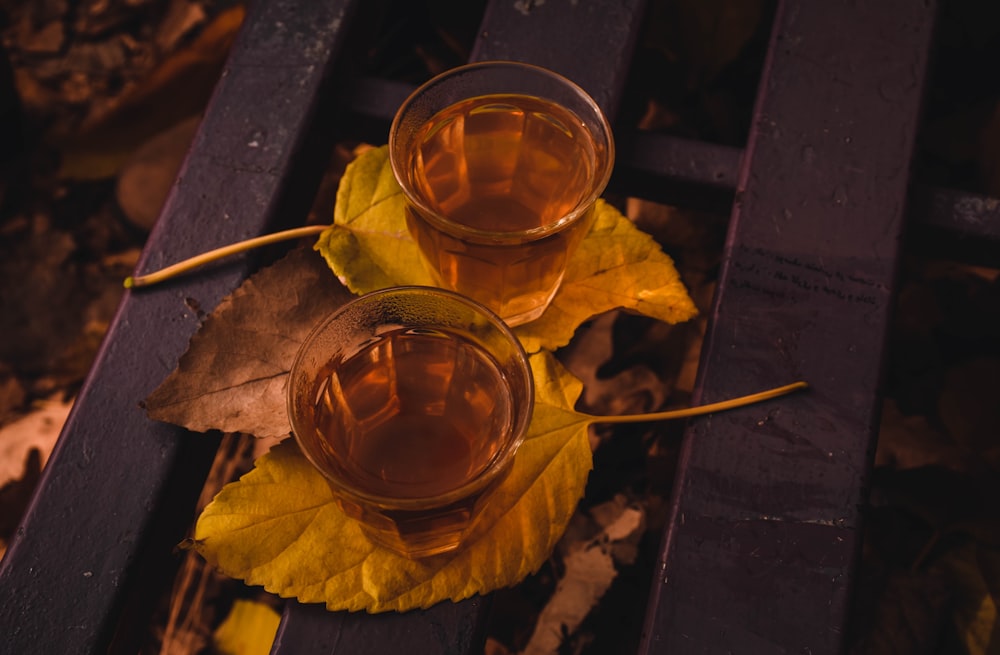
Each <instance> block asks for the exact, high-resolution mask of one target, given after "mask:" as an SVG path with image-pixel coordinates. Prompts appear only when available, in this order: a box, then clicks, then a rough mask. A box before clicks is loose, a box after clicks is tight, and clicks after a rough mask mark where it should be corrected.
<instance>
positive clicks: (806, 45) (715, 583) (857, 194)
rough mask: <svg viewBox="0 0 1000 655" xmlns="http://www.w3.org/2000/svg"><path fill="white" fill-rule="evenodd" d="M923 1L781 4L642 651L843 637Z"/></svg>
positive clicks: (919, 59)
mask: <svg viewBox="0 0 1000 655" xmlns="http://www.w3.org/2000/svg"><path fill="white" fill-rule="evenodd" d="M929 4H932V3H920V2H911V1H909V0H886V1H885V2H878V3H856V2H847V1H831V2H822V3H817V2H793V1H788V2H784V3H782V4H781V6H780V7H779V9H778V17H777V20H776V28H775V32H774V35H773V41H772V45H771V51H770V54H769V59H768V63H767V65H766V66H765V71H764V76H763V80H762V82H761V86H760V92H759V97H758V101H757V107H756V110H755V116H754V121H753V127H752V132H751V139H750V142H749V145H748V148H747V152H746V155H745V161H744V168H743V170H742V175H741V178H740V182H739V186H738V189H737V199H738V200H737V204H736V206H735V208H734V212H733V219H732V223H731V231H730V235H729V239H728V243H727V248H726V252H725V263H724V268H723V272H722V276H721V280H720V285H719V292H718V296H717V299H716V305H715V307H714V310H713V312H712V315H711V317H710V328H709V334H708V336H707V339H706V343H705V347H704V349H703V354H702V362H701V364H702V366H701V370H700V379H699V382H698V386H697V389H696V394H697V400H698V401H699V402H711V401H713V400H719V399H721V398H724V397H730V396H735V395H739V394H742V393H747V392H751V391H755V390H758V389H761V388H766V387H768V386H773V385H776V384H780V383H784V382H789V381H791V380H794V379H800V378H801V379H805V380H808V381H809V382H810V384H811V385H812V389H811V390H810V391H808V392H806V393H802V394H799V395H795V396H792V397H787V398H783V399H779V400H776V401H772V402H769V403H767V404H764V405H760V406H756V407H751V408H746V409H744V410H740V411H736V412H731V413H726V414H722V415H718V416H711V417H706V418H704V419H700V420H696V421H692V423H691V424H690V426H689V429H688V431H687V433H686V435H685V440H684V444H683V447H682V453H681V460H680V468H679V471H678V478H677V482H676V487H675V494H674V500H673V506H672V516H671V520H670V522H669V525H668V527H667V530H666V533H665V538H664V542H663V546H662V548H663V550H662V553H661V562H660V564H661V567H660V568H659V569H658V570H657V579H656V580H655V582H654V587H653V591H652V594H651V599H650V606H649V613H648V616H647V624H646V634H645V637H644V642H643V649H642V652H644V653H674V652H683V653H692V652H711V653H719V652H739V653H769V654H770V653H779V652H790V653H806V652H808V653H813V654H814V655H815V654H818V653H837V652H840V650H841V647H842V645H843V643H842V640H843V636H844V631H845V623H846V617H847V608H848V604H849V601H850V598H849V594H850V584H849V580H850V576H851V573H852V570H853V568H854V564H855V561H856V556H857V553H858V548H859V543H860V541H859V539H860V521H861V516H860V513H859V505H860V504H862V503H863V502H864V501H865V486H866V484H867V481H868V478H869V475H870V467H871V462H870V459H871V454H872V449H873V446H874V427H875V425H876V424H877V418H878V392H879V383H880V375H881V364H880V362H881V360H882V354H883V347H884V338H885V333H886V328H887V322H888V318H889V314H890V311H891V308H892V300H893V293H892V292H893V284H894V275H895V269H896V259H897V256H898V251H899V247H898V244H899V240H900V234H901V232H902V227H903V214H904V206H905V201H906V195H907V186H908V182H909V180H908V177H909V170H908V169H909V166H908V162H909V161H910V160H911V156H912V153H913V142H914V135H915V133H916V126H917V114H918V108H919V106H920V100H921V93H922V88H923V80H924V75H925V68H926V63H927V52H928V48H929V41H930V34H931V27H932V22H933V14H934V8H933V6H928V5H929Z"/></svg>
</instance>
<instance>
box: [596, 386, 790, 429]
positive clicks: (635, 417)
mask: <svg viewBox="0 0 1000 655" xmlns="http://www.w3.org/2000/svg"><path fill="white" fill-rule="evenodd" d="M808 386H809V385H808V384H807V383H806V382H803V381H801V380H800V381H798V382H793V383H791V384H786V385H784V386H782V387H775V388H774V389H767V390H766V391H758V392H757V393H752V394H750V395H748V396H740V397H739V398H731V399H729V400H722V401H719V402H717V403H709V404H708V405H699V406H697V407H686V408H684V409H672V410H669V411H666V412H653V413H651V414H624V415H621V416H593V417H591V421H590V422H591V423H643V422H646V421H666V420H670V419H677V418H687V417H689V416H701V415H702V414H711V413H712V412H721V411H723V410H727V409H735V408H736V407H743V406H745V405H752V404H753V403H759V402H761V401H764V400H770V399H771V398H777V397H778V396H783V395H785V394H788V393H792V392H793V391H798V390H800V389H805V388H807V387H808Z"/></svg>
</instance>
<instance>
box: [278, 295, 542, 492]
mask: <svg viewBox="0 0 1000 655" xmlns="http://www.w3.org/2000/svg"><path fill="white" fill-rule="evenodd" d="M413 294H417V295H421V296H437V297H439V298H444V299H447V300H448V301H449V302H452V301H457V302H458V303H459V304H462V305H464V306H466V307H467V308H469V309H471V310H472V311H473V312H475V313H478V314H481V315H482V316H483V317H485V318H486V319H487V322H488V323H489V324H490V326H491V327H492V328H494V329H496V330H497V331H499V332H500V333H501V335H502V336H503V338H504V340H505V341H508V342H511V343H512V344H513V345H514V356H515V357H514V358H515V361H514V367H515V369H516V370H518V371H519V372H520V373H521V374H522V377H523V378H524V380H523V381H524V388H525V395H526V396H527V399H526V402H525V403H524V405H523V406H522V407H521V409H518V410H515V412H514V414H515V416H514V420H513V421H512V426H511V433H512V437H511V438H510V439H508V440H507V442H506V443H505V444H504V446H503V447H502V448H501V449H500V450H499V451H498V452H497V453H496V454H494V455H493V457H492V458H490V460H489V461H488V462H487V463H486V464H485V466H484V467H483V468H482V470H481V472H480V473H479V474H478V475H477V476H476V477H475V478H473V479H472V480H469V481H468V482H466V483H465V484H463V485H462V486H460V487H456V488H455V489H451V490H449V491H446V492H444V493H440V494H436V495H433V496H420V497H416V498H400V497H396V496H384V495H381V494H375V493H371V492H368V491H365V490H364V489H360V488H358V487H356V486H354V485H352V484H349V483H347V482H346V481H345V480H344V479H342V478H341V477H339V476H336V475H334V474H333V473H332V472H330V471H328V470H326V468H324V466H322V465H321V462H320V461H319V459H318V458H317V457H316V455H315V453H314V452H313V449H312V448H311V447H310V446H309V444H308V443H307V442H306V439H305V437H303V436H301V432H302V428H303V427H304V426H303V425H302V422H301V421H299V420H297V418H296V417H297V415H298V413H297V411H296V402H297V400H298V396H297V394H296V385H295V384H294V380H295V378H294V376H295V374H296V373H297V372H299V369H300V367H301V362H302V360H303V359H304V358H305V356H306V351H307V350H308V348H309V346H311V345H312V344H313V343H314V342H315V340H316V339H317V338H318V337H319V336H320V335H321V334H323V333H325V332H326V331H327V330H328V329H329V328H330V326H331V325H332V324H333V323H335V322H336V321H337V320H339V319H341V318H342V317H343V316H344V315H345V314H346V313H347V312H348V311H350V310H351V309H352V308H357V307H358V306H359V305H361V304H364V303H371V302H373V301H377V300H378V299H379V298H383V297H386V296H406V295H413ZM428 325H430V323H428ZM435 327H436V328H437V329H442V328H441V327H440V326H435ZM444 331H448V330H447V329H445V330H444ZM476 345H477V346H478V345H479V344H476ZM504 377H505V378H506V375H505V376H504ZM308 390H309V392H308V398H307V402H309V403H310V406H311V404H312V400H313V399H314V398H315V396H316V393H317V392H318V380H310V381H309V384H308ZM285 401H286V412H287V416H288V422H289V424H290V426H291V432H292V438H294V439H295V441H296V443H297V444H298V446H299V450H300V451H301V452H302V454H303V455H304V456H305V457H306V459H307V460H308V461H309V463H310V464H311V465H312V466H313V468H314V469H316V470H317V471H318V472H319V473H320V474H321V475H322V476H323V477H324V478H325V479H326V480H327V481H328V482H329V483H330V484H331V485H332V486H335V487H336V490H337V491H336V492H335V493H340V494H341V495H344V496H346V497H347V498H349V499H351V500H355V501H360V502H364V503H368V504H370V505H376V506H378V507H380V508H382V509H388V510H418V509H431V508H435V507H445V506H447V505H450V504H452V503H455V502H457V501H459V500H461V499H462V498H465V497H467V496H469V495H471V494H473V493H475V492H476V491H478V490H480V489H482V488H485V487H487V486H488V485H490V484H491V483H492V482H493V481H494V480H495V479H496V478H497V477H498V476H499V475H501V474H503V473H504V472H505V471H506V470H507V468H508V464H509V463H511V461H512V460H513V457H514V455H515V454H516V452H517V450H518V449H519V447H520V445H521V443H522V442H523V441H524V438H525V435H526V434H527V432H528V428H529V426H530V424H531V418H532V415H533V414H534V403H535V381H534V375H533V373H532V371H531V364H530V362H529V361H528V354H527V352H526V351H525V350H524V346H523V345H522V344H521V341H520V339H518V338H517V336H516V335H515V334H514V332H513V330H512V329H511V328H510V327H509V326H508V325H507V324H506V323H505V322H504V321H503V319H501V318H500V316H498V315H497V314H496V313H495V312H493V311H492V310H491V309H489V308H488V307H486V306H485V305H483V304H481V303H479V302H477V301H475V300H473V299H471V298H469V297H467V296H463V295H462V294H459V293H457V292H454V291H450V290H448V289H442V288H440V287H431V286H418V285H407V286H395V287H386V288H383V289H379V290H376V291H371V292H369V293H365V294H363V295H360V296H357V297H355V298H352V299H350V300H349V301H347V302H346V303H344V304H343V305H341V306H340V307H338V308H337V309H335V310H333V311H332V312H330V313H329V314H327V315H326V316H325V317H324V318H323V319H322V320H321V321H320V322H319V323H318V324H317V325H315V326H314V327H313V328H312V329H311V330H310V332H309V334H308V335H307V336H306V338H305V339H303V341H302V344H301V345H300V346H299V348H298V350H297V351H296V354H295V358H294V359H293V361H292V366H291V368H290V369H289V371H288V378H287V382H286V396H285ZM313 430H315V426H313Z"/></svg>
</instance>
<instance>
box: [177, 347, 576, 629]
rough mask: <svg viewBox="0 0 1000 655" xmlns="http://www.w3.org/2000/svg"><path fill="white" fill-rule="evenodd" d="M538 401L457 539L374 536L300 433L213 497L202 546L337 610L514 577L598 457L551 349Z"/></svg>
mask: <svg viewBox="0 0 1000 655" xmlns="http://www.w3.org/2000/svg"><path fill="white" fill-rule="evenodd" d="M531 364H532V370H533V373H534V376H535V381H536V395H535V398H536V400H535V403H536V404H535V412H534V417H533V419H532V423H531V427H530V430H529V433H528V436H527V438H526V439H525V441H524V443H523V445H522V446H521V449H520V450H519V451H518V454H517V456H516V458H515V462H514V468H513V470H512V471H511V474H510V475H509V476H508V477H507V479H506V480H504V482H503V483H502V484H501V486H500V487H499V488H498V490H497V493H496V496H495V497H494V498H493V500H492V502H491V503H490V504H489V505H488V506H487V508H486V510H485V513H484V515H483V519H482V521H481V522H480V523H479V524H478V527H477V529H476V531H475V532H474V534H472V535H471V536H470V538H469V541H468V543H467V544H466V545H464V546H463V547H462V548H460V549H459V550H458V551H456V552H454V553H451V554H448V555H441V556H437V557H433V558H428V559H424V560H410V559H407V558H405V557H402V556H400V555H397V554H395V553H393V552H391V551H389V550H388V549H385V548H383V547H379V546H376V545H375V544H373V543H372V542H371V541H369V540H368V539H367V538H366V537H365V536H364V534H363V533H362V531H361V527H360V526H359V524H358V523H357V522H355V521H354V520H352V519H350V518H348V517H346V516H345V515H344V514H343V513H342V512H341V511H340V509H339V508H338V507H337V505H336V503H335V502H334V499H333V496H332V493H331V491H330V489H329V487H328V486H327V484H326V482H325V480H324V478H323V477H322V476H321V475H320V473H318V472H317V471H316V469H314V468H313V467H312V466H311V465H310V463H309V462H308V461H307V460H306V458H305V457H304V456H303V455H302V453H301V452H300V451H299V449H298V448H297V447H296V445H295V443H294V442H292V441H291V440H286V441H285V442H282V443H281V444H279V445H278V446H276V447H275V448H273V449H272V450H271V452H270V453H269V454H267V455H265V456H264V457H262V458H260V459H259V460H258V461H257V463H256V467H255V469H254V470H253V471H251V472H250V473H248V474H247V475H245V476H244V477H243V478H241V479H240V480H239V481H238V482H234V483H232V484H229V485H227V486H226V487H225V488H224V489H223V490H222V492H220V493H219V495H218V496H216V498H215V500H214V501H213V502H212V503H211V504H210V505H209V506H208V507H207V508H205V510H204V512H202V514H201V517H200V518H199V519H198V523H197V526H196V529H195V538H194V548H195V549H197V550H198V551H199V552H200V553H201V554H202V555H203V556H204V557H205V559H206V560H207V561H208V562H209V563H211V564H213V565H215V566H216V567H218V568H219V569H220V570H221V571H222V572H223V573H225V574H227V575H229V576H231V577H235V578H240V579H243V580H245V581H246V582H247V583H248V584H252V585H261V586H263V587H264V588H265V589H267V590H268V591H271V592H273V593H277V594H279V595H281V596H285V597H290V596H294V597H296V598H298V599H299V600H300V601H302V602H307V603H310V602H321V603H325V604H326V606H327V608H329V609H331V610H352V611H353V610H366V611H369V612H383V611H390V610H396V611H405V610H409V609H415V608H424V607H429V606H430V605H433V604H434V603H437V602H439V601H442V600H446V599H450V600H455V601H457V600H461V599H463V598H468V597H470V596H473V595H475V594H479V593H486V592H489V591H492V590H494V589H498V588H501V587H505V586H510V585H513V584H515V583H517V582H519V581H520V580H521V579H523V578H524V577H525V576H527V575H528V574H530V573H532V572H534V571H536V570H537V569H538V567H539V566H541V564H542V563H543V562H544V561H545V560H546V558H547V557H548V556H549V554H550V553H551V551H552V549H553V547H554V546H555V543H556V541H557V540H558V539H559V537H560V535H562V533H563V531H564V530H565V527H566V524H567V522H568V521H569V518H570V516H571V515H572V513H573V510H574V508H575V507H576V504H577V502H578V501H579V499H580V498H581V497H582V495H583V491H584V487H585V485H586V480H587V475H588V473H589V471H590V468H591V466H592V459H591V452H590V446H589V443H588V439H587V425H588V423H589V422H590V421H591V420H592V417H589V416H587V415H584V414H580V413H577V412H576V411H574V409H573V406H574V404H575V402H576V400H577V398H578V397H579V395H580V392H581V390H582V385H581V384H580V382H579V381H578V380H577V379H575V378H574V377H573V376H572V375H571V374H570V373H568V372H567V371H566V370H565V369H564V368H562V366H561V365H560V364H558V362H557V361H556V360H555V358H554V357H552V355H551V354H549V353H539V354H536V355H534V356H533V357H532V358H531Z"/></svg>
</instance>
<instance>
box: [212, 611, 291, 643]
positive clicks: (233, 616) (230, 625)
mask: <svg viewBox="0 0 1000 655" xmlns="http://www.w3.org/2000/svg"><path fill="white" fill-rule="evenodd" d="M280 622H281V616H280V615H279V614H278V613H277V612H275V611H274V610H273V609H271V607H270V606H268V605H266V604H264V603H256V602H254V601H250V600H237V601H235V602H234V603H233V608H232V609H231V610H230V611H229V616H227V617H226V620H225V621H223V622H222V624H221V625H220V626H219V628H218V629H217V630H216V631H215V635H214V638H215V647H216V649H217V650H218V652H219V653H220V654H221V655H267V654H268V653H270V652H271V645H272V644H273V643H274V636H275V635H276V634H277V633H278V623H280Z"/></svg>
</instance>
